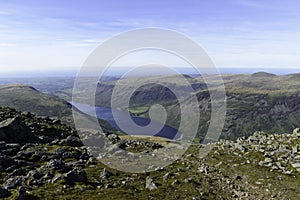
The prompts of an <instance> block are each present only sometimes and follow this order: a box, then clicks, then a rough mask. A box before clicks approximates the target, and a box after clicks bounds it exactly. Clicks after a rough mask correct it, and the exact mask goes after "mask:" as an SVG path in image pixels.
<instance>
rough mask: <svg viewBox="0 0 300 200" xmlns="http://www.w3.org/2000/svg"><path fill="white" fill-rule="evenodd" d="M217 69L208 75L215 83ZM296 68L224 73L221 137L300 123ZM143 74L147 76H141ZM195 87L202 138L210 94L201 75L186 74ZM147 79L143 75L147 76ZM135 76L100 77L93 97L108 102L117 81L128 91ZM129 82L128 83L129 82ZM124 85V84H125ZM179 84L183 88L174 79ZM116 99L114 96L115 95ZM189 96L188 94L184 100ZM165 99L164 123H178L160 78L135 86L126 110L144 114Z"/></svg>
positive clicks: (277, 129)
mask: <svg viewBox="0 0 300 200" xmlns="http://www.w3.org/2000/svg"><path fill="white" fill-rule="evenodd" d="M218 76H219V75H212V76H208V77H207V79H208V80H209V81H211V82H212V83H214V84H215V85H216V87H217V85H218V84H219V83H217V82H216V80H218V79H217V78H218ZM299 77H300V74H291V75H284V76H276V75H274V74H269V73H266V72H258V73H255V74H251V75H245V74H232V75H231V74H227V75H222V79H223V80H224V85H225V89H226V96H227V114H226V120H225V127H224V129H223V131H222V138H228V139H236V138H237V137H241V136H249V135H251V134H252V133H253V132H254V131H255V130H261V131H265V132H268V133H274V132H291V131H292V130H293V129H294V128H296V127H297V126H299V125H300V78H299ZM144 79H145V78H144ZM156 79H157V80H160V81H163V82H167V81H169V82H171V83H177V82H176V81H177V80H178V79H177V77H176V76H167V77H151V78H149V81H153V82H155V81H156ZM186 79H187V80H188V82H189V83H190V85H191V86H192V87H193V88H194V90H195V91H196V95H197V98H198V101H199V103H200V106H199V108H200V111H201V113H200V126H199V130H198V134H199V137H200V139H202V138H203V135H204V134H205V133H206V130H207V128H208V125H209V120H210V112H211V110H210V95H209V91H208V90H207V87H206V84H205V81H204V80H203V78H202V77H195V78H192V77H186ZM145 80H147V79H145ZM138 81H139V78H130V79H124V80H120V81H119V82H115V81H114V82H104V83H102V84H101V85H99V88H98V93H97V97H96V102H97V103H98V104H99V105H101V106H109V105H110V100H111V99H110V96H111V94H112V91H113V89H114V86H115V85H116V84H121V85H125V86H127V88H128V90H126V89H124V90H123V91H122V92H123V94H120V96H124V94H126V92H131V88H130V87H131V84H132V83H134V82H138ZM130 83H131V84H130ZM125 88H126V87H125ZM176 88H177V89H179V90H180V89H182V90H183V89H184V87H182V86H181V85H180V84H178V83H177V85H176ZM117 101H118V100H117ZM186 101H188V99H187V100H186ZM155 103H160V104H162V105H164V106H165V107H166V109H167V112H168V119H167V124H168V125H171V126H172V127H175V128H178V126H179V122H180V112H179V109H180V102H178V100H177V98H176V96H175V95H174V93H172V92H171V91H170V90H169V89H168V88H166V87H163V86H161V85H158V84H148V85H145V86H143V87H140V88H138V89H137V90H136V91H135V92H134V93H133V95H132V97H131V101H130V106H131V107H130V111H131V112H132V113H134V114H135V115H140V116H144V117H148V114H147V111H148V109H149V106H151V105H152V104H155Z"/></svg>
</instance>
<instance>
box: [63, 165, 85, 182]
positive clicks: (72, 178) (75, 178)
mask: <svg viewBox="0 0 300 200" xmlns="http://www.w3.org/2000/svg"><path fill="white" fill-rule="evenodd" d="M65 179H66V181H67V182H68V183H69V184H74V183H75V182H82V183H85V182H87V180H88V179H87V174H86V172H85V171H84V170H83V169H73V170H71V171H69V172H68V173H67V174H66V176H65Z"/></svg>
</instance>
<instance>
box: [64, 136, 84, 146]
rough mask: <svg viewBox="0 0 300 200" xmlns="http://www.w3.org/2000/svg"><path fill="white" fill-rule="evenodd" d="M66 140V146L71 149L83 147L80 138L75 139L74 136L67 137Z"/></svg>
mask: <svg viewBox="0 0 300 200" xmlns="http://www.w3.org/2000/svg"><path fill="white" fill-rule="evenodd" d="M66 140H67V143H68V145H69V146H71V147H81V146H83V143H82V141H81V140H80V138H78V137H75V136H74V135H70V136H68V137H67V139H66Z"/></svg>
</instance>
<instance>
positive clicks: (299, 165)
mask: <svg viewBox="0 0 300 200" xmlns="http://www.w3.org/2000/svg"><path fill="white" fill-rule="evenodd" d="M292 167H294V168H300V162H298V163H293V164H292Z"/></svg>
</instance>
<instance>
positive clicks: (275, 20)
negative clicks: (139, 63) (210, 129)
mask: <svg viewBox="0 0 300 200" xmlns="http://www.w3.org/2000/svg"><path fill="white" fill-rule="evenodd" d="M299 22H300V1H298V0H286V1H282V0H185V1H179V0H178V1H177V0H172V1H171V0H164V1H162V0H151V1H150V0H149V1H141V0H64V1H61V0H43V1H39V0H26V1H22V0H10V1H7V0H0V73H8V72H16V71H68V70H78V69H79V68H80V66H81V65H82V64H83V62H84V61H85V59H86V58H87V57H88V55H89V54H90V53H91V52H92V51H93V50H94V49H95V48H96V47H97V46H98V45H100V44H101V43H102V42H103V41H105V40H107V39H109V38H111V37H113V36H115V35H117V34H119V33H121V32H124V31H129V30H132V29H136V28H145V27H158V28H167V29H171V30H175V31H178V32H180V33H183V34H185V35H186V36H188V37H190V38H191V39H192V40H194V41H196V42H198V43H199V44H200V45H201V46H202V47H203V48H204V49H205V50H206V52H207V53H208V55H209V56H210V57H211V58H212V59H213V61H214V62H215V64H216V66H217V67H220V68H240V69H243V68H245V69H246V68H258V69H259V68H261V69H264V68H276V69H285V68H293V69H296V70H297V69H300V45H299V44H300V23H299ZM147 57H148V55H147ZM154 57H155V56H154ZM157 58H158V59H157V60H158V61H159V59H161V57H159V56H158V57H157ZM132 59H133V58H131V59H127V60H126V61H124V62H123V64H124V65H130V64H131V61H132ZM134 59H141V60H142V59H144V58H143V56H142V55H139V56H136V57H135V58H134ZM178 65H181V64H180V63H178ZM299 71H300V70H299Z"/></svg>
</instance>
